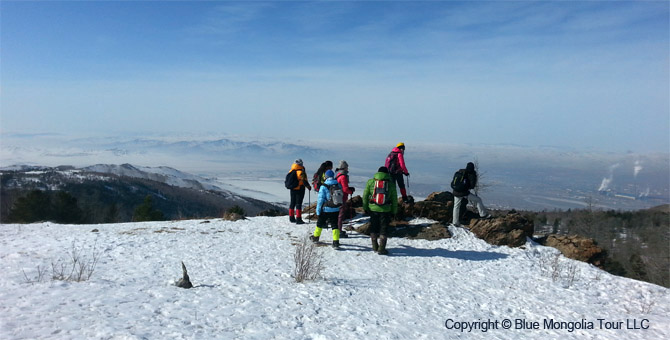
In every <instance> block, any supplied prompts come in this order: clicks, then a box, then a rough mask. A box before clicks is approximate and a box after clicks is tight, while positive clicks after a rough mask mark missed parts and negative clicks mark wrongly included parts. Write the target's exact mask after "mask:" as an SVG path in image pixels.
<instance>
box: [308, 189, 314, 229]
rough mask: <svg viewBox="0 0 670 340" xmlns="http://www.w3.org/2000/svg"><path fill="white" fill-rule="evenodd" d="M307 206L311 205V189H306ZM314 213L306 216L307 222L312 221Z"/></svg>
mask: <svg viewBox="0 0 670 340" xmlns="http://www.w3.org/2000/svg"><path fill="white" fill-rule="evenodd" d="M307 206H308V207H311V206H312V190H307ZM313 214H314V213H310V214H309V218H307V224H309V223H310V222H312V215H313Z"/></svg>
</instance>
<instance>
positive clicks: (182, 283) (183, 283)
mask: <svg viewBox="0 0 670 340" xmlns="http://www.w3.org/2000/svg"><path fill="white" fill-rule="evenodd" d="M181 270H182V272H183V276H182V278H181V279H179V281H177V282H176V283H175V285H176V286H177V287H181V288H186V289H188V288H193V284H192V283H191V279H190V278H189V277H188V273H187V272H186V265H184V262H183V261H182V263H181Z"/></svg>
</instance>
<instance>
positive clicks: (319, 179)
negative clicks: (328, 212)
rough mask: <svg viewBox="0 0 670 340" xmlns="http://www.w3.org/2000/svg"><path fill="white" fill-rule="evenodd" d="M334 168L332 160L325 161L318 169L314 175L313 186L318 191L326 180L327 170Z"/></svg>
mask: <svg viewBox="0 0 670 340" xmlns="http://www.w3.org/2000/svg"><path fill="white" fill-rule="evenodd" d="M332 169H333V162H332V161H325V162H323V163H321V166H319V169H318V170H316V172H315V173H314V176H312V186H313V187H314V190H315V191H316V192H319V190H320V189H321V184H323V182H325V181H326V171H328V170H332Z"/></svg>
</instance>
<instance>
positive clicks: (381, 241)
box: [377, 235, 389, 255]
mask: <svg viewBox="0 0 670 340" xmlns="http://www.w3.org/2000/svg"><path fill="white" fill-rule="evenodd" d="M386 240H387V238H386V235H382V236H380V237H379V248H378V249H377V254H379V255H388V253H389V252H388V251H387V250H386Z"/></svg>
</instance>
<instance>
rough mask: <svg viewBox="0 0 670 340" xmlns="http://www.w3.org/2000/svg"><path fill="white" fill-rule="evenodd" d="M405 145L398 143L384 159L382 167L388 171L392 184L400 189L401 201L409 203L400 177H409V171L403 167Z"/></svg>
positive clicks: (403, 182)
mask: <svg viewBox="0 0 670 340" xmlns="http://www.w3.org/2000/svg"><path fill="white" fill-rule="evenodd" d="M404 154H405V143H398V145H396V147H395V148H393V150H391V152H390V153H389V155H388V156H387V157H386V163H385V164H384V166H385V167H386V168H387V169H388V172H389V174H390V175H391V178H392V179H393V182H395V184H396V185H398V188H400V194H401V195H402V201H403V202H405V203H410V200H409V198H408V197H407V190H406V189H405V181H404V180H403V178H402V176H403V175H405V176H409V171H407V167H406V166H405V156H404Z"/></svg>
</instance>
